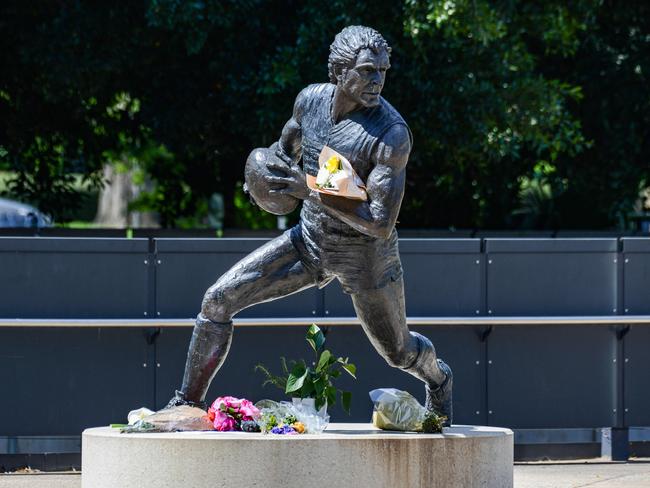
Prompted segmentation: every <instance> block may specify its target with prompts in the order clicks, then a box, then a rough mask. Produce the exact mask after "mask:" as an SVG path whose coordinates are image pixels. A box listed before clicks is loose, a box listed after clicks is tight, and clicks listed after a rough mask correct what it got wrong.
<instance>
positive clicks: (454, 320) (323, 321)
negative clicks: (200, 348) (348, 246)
mask: <svg viewBox="0 0 650 488" xmlns="http://www.w3.org/2000/svg"><path fill="white" fill-rule="evenodd" d="M194 320H195V319H193V318H177V319H2V318H0V327H16V328H19V327H61V328H65V327H74V328H77V327H119V328H130V327H132V328H137V327H153V328H174V327H192V326H193V325H194ZM406 321H407V323H408V324H409V325H416V326H417V325H439V326H447V325H488V326H489V325H650V315H597V316H532V317H529V316H513V317H510V316H505V317H494V316H491V317H408V318H407V320H406ZM233 323H234V325H235V326H237V327H260V326H269V327H273V326H305V325H310V324H312V323H318V325H323V326H353V325H360V321H359V319H358V318H357V317H292V318H235V319H234V320H233Z"/></svg>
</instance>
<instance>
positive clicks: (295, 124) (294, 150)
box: [278, 90, 306, 165]
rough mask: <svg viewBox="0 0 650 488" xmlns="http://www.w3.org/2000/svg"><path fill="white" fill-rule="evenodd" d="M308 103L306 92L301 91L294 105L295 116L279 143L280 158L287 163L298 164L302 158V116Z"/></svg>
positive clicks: (286, 127) (289, 121)
mask: <svg viewBox="0 0 650 488" xmlns="http://www.w3.org/2000/svg"><path fill="white" fill-rule="evenodd" d="M305 103H306V94H305V90H303V91H301V92H300V93H299V94H298V96H297V97H296V101H295V103H294V105H293V114H292V115H291V118H290V119H289V120H288V121H287V123H286V124H284V127H283V128H282V134H280V140H279V141H278V156H279V157H280V158H282V159H283V160H285V161H286V162H291V163H292V164H294V165H295V164H298V162H299V161H300V158H301V157H302V128H301V127H300V123H301V121H302V114H303V111H304V106H305Z"/></svg>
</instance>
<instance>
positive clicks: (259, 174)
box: [244, 146, 299, 215]
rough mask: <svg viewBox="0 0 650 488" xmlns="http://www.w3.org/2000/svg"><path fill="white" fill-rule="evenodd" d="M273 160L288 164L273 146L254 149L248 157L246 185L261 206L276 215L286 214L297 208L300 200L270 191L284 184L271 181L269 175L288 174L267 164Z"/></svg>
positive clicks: (245, 174) (245, 175) (245, 173)
mask: <svg viewBox="0 0 650 488" xmlns="http://www.w3.org/2000/svg"><path fill="white" fill-rule="evenodd" d="M271 161H275V162H278V163H281V164H287V163H285V162H284V161H282V160H281V159H280V158H279V157H278V156H276V154H275V151H274V147H273V146H272V147H271V148H268V147H259V148H257V149H253V151H251V153H250V155H249V156H248V159H246V169H245V172H244V177H245V179H246V186H247V188H248V192H249V193H250V195H251V196H252V197H253V200H255V203H257V205H259V206H260V207H261V208H263V209H264V210H266V211H267V212H270V213H272V214H275V215H286V214H288V213H291V212H292V211H293V210H295V208H296V207H297V206H298V203H299V200H298V199H297V198H295V197H293V196H291V195H282V194H272V193H269V190H278V189H281V188H282V187H283V185H278V184H277V183H271V182H269V181H268V177H269V176H286V174H285V173H282V172H280V171H278V170H276V169H271V168H269V167H268V166H267V164H268V163H269V162H271Z"/></svg>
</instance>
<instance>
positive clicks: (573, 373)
mask: <svg viewBox="0 0 650 488" xmlns="http://www.w3.org/2000/svg"><path fill="white" fill-rule="evenodd" d="M614 359H616V334H615V332H614V330H613V328H611V327H608V326H597V327H594V326H580V325H571V326H570V325H564V326H563V325H551V326H531V325H525V326H507V327H504V326H496V327H494V330H493V332H492V333H491V334H490V336H489V338H488V383H487V384H488V414H489V415H488V420H489V425H506V426H508V427H511V428H524V429H542V428H576V427H597V426H607V425H615V424H614V423H613V422H614V421H615V412H614V408H616V405H615V400H616V390H615V388H616V384H615V364H614ZM490 412H491V413H490Z"/></svg>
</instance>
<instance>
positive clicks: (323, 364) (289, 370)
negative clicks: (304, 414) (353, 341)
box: [255, 324, 357, 414]
mask: <svg viewBox="0 0 650 488" xmlns="http://www.w3.org/2000/svg"><path fill="white" fill-rule="evenodd" d="M305 340H306V341H307V342H308V343H309V345H310V346H311V348H312V349H313V351H314V354H315V359H314V362H313V363H312V364H311V365H308V364H307V363H306V362H305V361H304V360H299V361H290V362H289V364H287V361H286V359H285V358H284V357H283V358H281V359H280V363H281V366H282V372H283V375H282V376H277V375H274V374H273V373H271V372H270V371H269V369H268V368H267V367H266V366H264V365H262V364H258V365H257V366H256V367H255V371H259V372H261V373H262V374H264V376H265V377H266V380H265V381H264V383H263V385H262V386H266V385H268V384H271V385H273V386H276V387H278V388H280V389H281V390H283V391H284V392H285V393H286V394H287V395H289V396H290V397H299V398H314V399H315V403H316V409H320V408H321V407H322V406H323V405H328V406H332V405H334V404H335V403H336V398H337V394H340V396H341V406H342V407H343V410H345V411H346V412H347V413H348V414H349V413H350V402H351V400H352V393H350V392H349V391H342V390H337V389H336V387H335V386H334V384H333V380H335V379H336V378H338V377H339V376H340V375H341V371H345V372H346V373H347V374H349V375H350V376H352V378H355V379H356V373H357V368H356V366H355V365H354V364H352V363H350V362H349V360H348V358H345V359H344V358H342V357H335V356H333V355H332V353H331V352H330V351H329V350H327V349H323V347H324V345H325V334H323V331H321V330H320V328H319V327H318V326H317V325H316V324H312V325H311V326H310V327H309V329H308V331H307V334H306V336H305Z"/></svg>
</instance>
